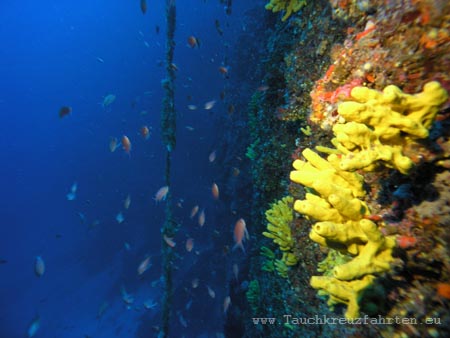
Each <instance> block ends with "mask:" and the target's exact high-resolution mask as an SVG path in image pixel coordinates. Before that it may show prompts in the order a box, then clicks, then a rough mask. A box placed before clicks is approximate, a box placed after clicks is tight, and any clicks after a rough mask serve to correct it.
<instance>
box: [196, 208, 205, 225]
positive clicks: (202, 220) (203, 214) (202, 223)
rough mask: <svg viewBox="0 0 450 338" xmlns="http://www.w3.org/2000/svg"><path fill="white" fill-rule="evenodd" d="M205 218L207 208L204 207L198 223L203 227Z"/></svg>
mask: <svg viewBox="0 0 450 338" xmlns="http://www.w3.org/2000/svg"><path fill="white" fill-rule="evenodd" d="M205 220H206V216H205V210H204V209H203V210H202V211H200V214H199V215H198V225H200V226H201V227H202V226H204V225H205Z"/></svg>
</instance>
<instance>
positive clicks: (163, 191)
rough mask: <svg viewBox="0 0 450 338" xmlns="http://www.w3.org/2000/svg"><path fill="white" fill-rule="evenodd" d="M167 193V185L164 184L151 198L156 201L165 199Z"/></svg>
mask: <svg viewBox="0 0 450 338" xmlns="http://www.w3.org/2000/svg"><path fill="white" fill-rule="evenodd" d="M168 193H169V187H168V186H167V185H165V186H164V187H161V188H159V190H158V191H157V192H156V194H155V197H154V198H153V199H154V200H155V201H156V202H160V201H165V200H166V197H167V194H168Z"/></svg>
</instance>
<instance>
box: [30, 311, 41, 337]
mask: <svg viewBox="0 0 450 338" xmlns="http://www.w3.org/2000/svg"><path fill="white" fill-rule="evenodd" d="M40 327H41V318H40V317H39V316H36V317H35V318H34V319H33V321H32V322H31V324H30V326H29V327H28V338H31V337H34V335H35V334H36V332H37V331H38V330H39V328H40Z"/></svg>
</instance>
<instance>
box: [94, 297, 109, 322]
mask: <svg viewBox="0 0 450 338" xmlns="http://www.w3.org/2000/svg"><path fill="white" fill-rule="evenodd" d="M108 307H109V303H108V302H106V301H105V302H103V303H101V304H100V306H99V307H98V311H97V319H100V318H101V317H102V316H103V314H104V313H105V311H106V309H108Z"/></svg>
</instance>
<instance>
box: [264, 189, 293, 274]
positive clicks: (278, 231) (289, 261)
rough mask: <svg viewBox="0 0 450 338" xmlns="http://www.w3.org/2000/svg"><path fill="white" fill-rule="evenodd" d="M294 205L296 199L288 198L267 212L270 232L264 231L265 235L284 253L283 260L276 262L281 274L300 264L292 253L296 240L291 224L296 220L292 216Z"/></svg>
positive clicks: (275, 204)
mask: <svg viewBox="0 0 450 338" xmlns="http://www.w3.org/2000/svg"><path fill="white" fill-rule="evenodd" d="M293 203H294V198H293V197H291V196H287V197H284V198H283V199H281V200H280V201H278V202H277V203H274V204H272V207H271V208H270V209H269V210H267V211H266V219H267V221H269V223H268V224H267V230H268V231H264V232H263V235H264V236H265V237H267V238H271V239H272V240H273V242H274V243H275V244H277V245H278V246H279V247H280V250H281V251H282V252H283V256H282V257H281V260H279V262H278V263H277V262H275V267H276V268H277V271H278V272H279V273H280V272H281V273H280V274H282V273H283V272H286V273H287V271H285V270H287V267H288V266H293V265H296V264H297V262H298V258H297V256H295V255H294V253H293V252H292V250H293V248H294V239H293V238H292V234H291V228H290V224H291V222H292V220H293V219H294V216H293V214H292V204H293ZM277 261H278V260H277Z"/></svg>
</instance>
